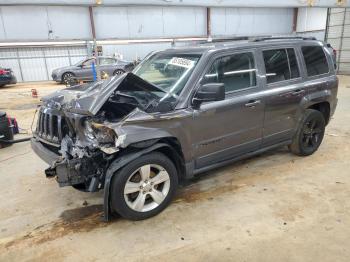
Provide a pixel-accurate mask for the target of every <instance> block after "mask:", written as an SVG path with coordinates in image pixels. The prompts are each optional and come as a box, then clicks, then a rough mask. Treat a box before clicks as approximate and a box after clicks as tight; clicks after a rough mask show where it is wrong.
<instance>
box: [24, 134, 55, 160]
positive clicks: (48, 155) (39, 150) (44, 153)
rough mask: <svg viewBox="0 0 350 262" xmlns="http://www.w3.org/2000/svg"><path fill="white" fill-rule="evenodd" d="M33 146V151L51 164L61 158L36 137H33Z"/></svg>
mask: <svg viewBox="0 0 350 262" xmlns="http://www.w3.org/2000/svg"><path fill="white" fill-rule="evenodd" d="M31 146H32V149H33V151H34V152H35V153H36V154H37V155H38V156H39V157H40V158H41V159H42V160H44V161H45V162H46V163H47V164H49V165H52V164H53V163H54V162H56V161H57V160H58V159H59V158H60V156H59V155H58V154H55V153H54V152H52V151H51V150H49V149H47V148H46V147H45V146H43V144H42V143H41V142H40V141H39V140H38V139H36V138H35V137H33V138H32V139H31Z"/></svg>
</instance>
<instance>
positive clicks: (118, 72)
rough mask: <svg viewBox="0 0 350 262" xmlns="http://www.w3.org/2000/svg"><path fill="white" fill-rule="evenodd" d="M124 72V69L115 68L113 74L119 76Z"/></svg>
mask: <svg viewBox="0 0 350 262" xmlns="http://www.w3.org/2000/svg"><path fill="white" fill-rule="evenodd" d="M124 73H125V71H124V70H123V69H117V70H115V71H114V72H113V76H117V75H118V76H120V75H122V74H124Z"/></svg>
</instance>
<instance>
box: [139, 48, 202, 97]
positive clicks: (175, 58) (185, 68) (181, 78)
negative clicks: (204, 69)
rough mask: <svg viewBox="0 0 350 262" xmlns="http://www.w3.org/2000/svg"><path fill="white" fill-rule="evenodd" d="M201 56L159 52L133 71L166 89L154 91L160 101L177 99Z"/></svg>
mask: <svg viewBox="0 0 350 262" xmlns="http://www.w3.org/2000/svg"><path fill="white" fill-rule="evenodd" d="M199 58H200V55H196V54H163V53H158V54H155V55H153V56H151V57H150V58H149V59H147V60H146V61H144V62H143V63H142V64H140V65H139V67H137V68H136V69H135V70H134V72H133V73H134V74H135V75H137V76H139V77H140V78H142V79H144V80H146V81H147V82H149V83H151V84H153V85H155V86H157V87H158V88H159V89H161V90H163V91H164V92H156V91H154V92H153V93H154V94H155V95H157V96H158V97H159V98H160V102H161V101H165V100H176V98H177V97H178V95H179V94H180V92H181V91H182V89H183V88H184V86H185V84H186V83H187V80H188V79H189V77H190V75H191V73H192V71H193V69H194V68H195V66H196V64H197V62H198V60H199Z"/></svg>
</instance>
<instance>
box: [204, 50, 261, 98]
mask: <svg viewBox="0 0 350 262" xmlns="http://www.w3.org/2000/svg"><path fill="white" fill-rule="evenodd" d="M202 83H203V84H206V83H223V84H224V85H225V92H226V93H230V92H232V91H237V90H240V89H244V88H248V87H253V86H256V68H255V63H254V56H253V53H251V52H248V53H241V54H234V55H229V56H225V57H221V58H218V59H217V60H216V61H214V63H213V64H212V66H211V67H210V69H209V71H208V72H207V73H206V74H205V75H204V79H203V80H202Z"/></svg>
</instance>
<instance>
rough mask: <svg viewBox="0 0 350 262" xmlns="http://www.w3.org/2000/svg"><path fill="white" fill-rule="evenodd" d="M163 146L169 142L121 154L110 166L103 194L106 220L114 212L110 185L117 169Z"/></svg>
mask: <svg viewBox="0 0 350 262" xmlns="http://www.w3.org/2000/svg"><path fill="white" fill-rule="evenodd" d="M162 147H169V148H170V146H169V145H168V144H165V143H157V144H155V145H152V146H150V147H147V148H145V149H142V150H140V151H138V152H136V153H135V152H133V153H130V154H127V155H124V156H121V157H119V158H117V159H116V160H114V162H113V163H112V164H111V165H110V166H109V168H108V170H107V172H106V177H105V185H104V195H103V203H104V204H103V211H104V220H105V221H106V222H108V221H110V220H111V217H112V212H111V207H110V204H109V203H110V199H109V196H110V186H111V181H112V179H113V176H114V175H115V173H116V171H118V170H119V169H121V168H122V167H124V166H126V165H127V164H128V163H130V162H131V161H133V160H135V159H137V158H139V157H140V156H142V155H144V154H147V153H150V152H152V151H154V150H156V149H158V148H162Z"/></svg>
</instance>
